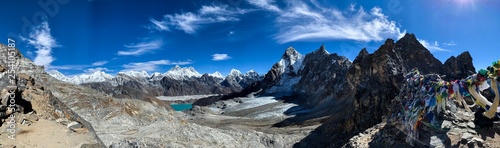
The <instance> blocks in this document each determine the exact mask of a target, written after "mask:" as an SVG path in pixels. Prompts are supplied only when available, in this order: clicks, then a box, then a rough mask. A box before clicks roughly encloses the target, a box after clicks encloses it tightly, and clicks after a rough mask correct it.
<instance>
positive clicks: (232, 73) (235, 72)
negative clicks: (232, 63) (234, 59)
mask: <svg viewBox="0 0 500 148" xmlns="http://www.w3.org/2000/svg"><path fill="white" fill-rule="evenodd" d="M241 75H242V74H241V72H240V71H239V70H238V69H234V68H233V69H231V72H229V75H227V76H233V77H239V76H241Z"/></svg>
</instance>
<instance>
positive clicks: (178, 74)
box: [163, 65, 201, 80]
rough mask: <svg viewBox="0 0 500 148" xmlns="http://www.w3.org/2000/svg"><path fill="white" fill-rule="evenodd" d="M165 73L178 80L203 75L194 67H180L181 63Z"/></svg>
mask: <svg viewBox="0 0 500 148" xmlns="http://www.w3.org/2000/svg"><path fill="white" fill-rule="evenodd" d="M163 75H165V76H167V77H170V78H173V79H177V80H182V79H185V78H191V77H201V74H200V73H199V72H198V71H196V70H195V69H194V68H193V67H180V66H179V65H176V66H175V67H173V68H172V69H170V70H169V71H167V72H165V73H164V74H163Z"/></svg>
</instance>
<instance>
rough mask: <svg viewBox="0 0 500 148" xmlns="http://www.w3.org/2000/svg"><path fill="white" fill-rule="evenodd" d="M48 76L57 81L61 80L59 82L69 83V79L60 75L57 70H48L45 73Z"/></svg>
mask: <svg viewBox="0 0 500 148" xmlns="http://www.w3.org/2000/svg"><path fill="white" fill-rule="evenodd" d="M47 73H48V74H49V75H50V76H52V77H54V78H56V79H58V80H61V81H64V82H69V81H70V79H69V78H68V77H66V76H65V75H64V74H62V73H61V72H59V71H57V70H50V71H48V72H47Z"/></svg>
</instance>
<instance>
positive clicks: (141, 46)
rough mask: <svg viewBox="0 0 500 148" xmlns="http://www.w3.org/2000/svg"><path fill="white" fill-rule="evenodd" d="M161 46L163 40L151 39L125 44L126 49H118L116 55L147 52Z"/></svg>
mask: <svg viewBox="0 0 500 148" xmlns="http://www.w3.org/2000/svg"><path fill="white" fill-rule="evenodd" d="M162 46H163V40H160V39H158V40H152V41H147V42H141V43H136V44H130V45H125V47H126V48H127V49H128V50H127V51H123V50H122V51H118V55H134V56H138V55H142V54H144V53H147V52H152V51H154V50H157V49H160V48H161V47H162Z"/></svg>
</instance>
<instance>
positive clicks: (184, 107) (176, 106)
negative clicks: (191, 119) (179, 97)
mask: <svg viewBox="0 0 500 148" xmlns="http://www.w3.org/2000/svg"><path fill="white" fill-rule="evenodd" d="M170 106H171V107H172V108H173V109H174V110H175V111H183V110H188V109H191V108H193V105H192V104H170Z"/></svg>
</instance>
